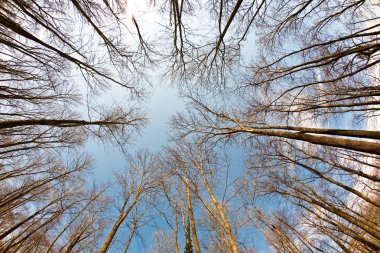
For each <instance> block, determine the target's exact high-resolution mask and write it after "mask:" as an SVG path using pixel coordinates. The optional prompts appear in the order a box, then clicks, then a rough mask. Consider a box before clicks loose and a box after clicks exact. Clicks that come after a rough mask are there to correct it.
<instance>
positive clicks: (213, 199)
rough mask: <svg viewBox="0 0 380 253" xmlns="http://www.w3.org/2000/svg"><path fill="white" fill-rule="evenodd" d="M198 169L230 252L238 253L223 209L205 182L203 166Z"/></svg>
mask: <svg viewBox="0 0 380 253" xmlns="http://www.w3.org/2000/svg"><path fill="white" fill-rule="evenodd" d="M198 168H199V172H200V173H201V176H202V179H203V182H204V184H205V187H206V190H207V192H208V194H209V195H210V197H211V200H212V203H213V204H214V206H215V208H216V210H217V211H218V213H219V215H220V217H221V218H222V221H223V227H224V229H225V231H226V234H227V238H228V242H229V244H230V247H231V250H232V252H233V253H239V248H238V246H237V244H236V241H235V238H234V236H233V234H232V230H231V226H230V223H229V221H228V218H227V216H226V215H225V213H224V211H223V208H222V207H221V206H220V204H219V202H218V200H217V199H216V197H215V195H214V193H213V191H212V189H211V187H210V185H209V183H208V181H207V178H206V175H205V173H204V170H203V164H202V163H199V164H198Z"/></svg>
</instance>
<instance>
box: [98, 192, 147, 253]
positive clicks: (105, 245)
mask: <svg viewBox="0 0 380 253" xmlns="http://www.w3.org/2000/svg"><path fill="white" fill-rule="evenodd" d="M138 197H139V195H137V196H135V199H134V200H133V202H132V203H131V205H130V206H129V207H128V208H127V210H125V211H124V212H122V213H121V214H120V216H119V218H118V219H117V221H116V222H115V224H114V225H113V227H112V229H111V231H110V232H109V234H108V236H107V238H106V240H105V241H104V243H103V246H102V248H101V249H100V251H99V253H105V252H107V250H108V248H109V247H110V245H111V242H112V240H113V238H114V237H115V235H116V232H117V231H118V230H119V227H120V225H121V224H122V223H123V221H124V220H125V218H127V216H128V214H129V213H130V211H131V210H132V208H133V207H134V205H135V204H136V203H137V199H138Z"/></svg>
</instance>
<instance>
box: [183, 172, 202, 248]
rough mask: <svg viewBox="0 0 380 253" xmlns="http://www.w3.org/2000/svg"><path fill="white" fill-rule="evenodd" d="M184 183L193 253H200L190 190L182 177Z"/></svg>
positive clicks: (185, 178) (185, 179)
mask: <svg viewBox="0 0 380 253" xmlns="http://www.w3.org/2000/svg"><path fill="white" fill-rule="evenodd" d="M184 181H185V183H186V198H187V211H188V213H189V218H190V225H191V233H192V236H193V241H194V248H195V253H201V248H200V246H199V241H198V236H197V229H196V227H195V219H194V212H193V205H192V203H191V195H190V189H189V185H188V179H187V177H186V175H185V176H184Z"/></svg>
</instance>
